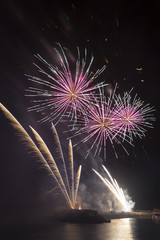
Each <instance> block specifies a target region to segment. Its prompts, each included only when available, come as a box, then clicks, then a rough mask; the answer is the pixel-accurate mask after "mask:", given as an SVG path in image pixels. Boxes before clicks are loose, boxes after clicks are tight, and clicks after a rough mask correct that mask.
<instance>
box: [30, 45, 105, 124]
mask: <svg viewBox="0 0 160 240" xmlns="http://www.w3.org/2000/svg"><path fill="white" fill-rule="evenodd" d="M59 47H60V50H61V52H59V51H58V50H57V49H55V52H56V54H57V56H58V61H59V65H60V67H58V66H53V65H51V64H50V63H48V62H47V61H46V60H45V59H43V58H42V57H41V56H40V55H39V54H37V55H36V57H37V59H38V60H39V61H40V62H41V63H43V64H44V67H45V68H47V70H46V71H45V70H43V69H42V68H41V67H40V66H39V65H37V64H34V65H35V66H36V67H37V69H38V71H39V72H40V73H41V74H42V75H43V77H44V78H47V80H46V79H42V78H39V77H35V76H29V75H27V76H28V79H29V80H30V81H32V82H33V83H34V84H38V85H40V86H41V88H36V87H29V89H27V90H26V91H27V92H28V94H26V96H29V97H36V98H37V100H33V102H34V103H35V105H34V106H32V107H30V108H28V110H29V111H37V112H42V113H44V112H45V114H46V113H47V111H48V110H49V113H47V115H46V116H45V117H44V118H42V119H41V122H44V121H48V120H49V121H54V120H55V121H57V122H56V123H58V122H59V121H60V120H61V118H62V116H63V115H64V114H66V113H67V114H68V116H71V117H72V118H73V119H75V120H76V117H77V112H78V113H79V114H82V115H85V114H86V109H87V108H88V103H89V102H90V101H91V100H92V99H91V96H92V95H91V92H93V91H95V89H97V87H98V85H92V82H93V80H94V79H96V78H97V77H98V76H99V75H100V74H101V73H102V72H103V71H104V69H105V66H103V67H102V68H101V69H98V70H97V71H96V72H95V73H93V72H90V68H91V65H92V63H93V60H94V57H93V56H92V57H91V59H90V62H89V65H88V66H87V50H86V49H85V56H84V58H81V56H80V51H79V48H78V57H77V60H76V66H75V73H73V72H71V70H70V64H69V62H68V59H67V56H66V54H65V52H64V50H63V48H62V46H61V45H59ZM101 84H103V83H101ZM101 84H100V85H101Z"/></svg>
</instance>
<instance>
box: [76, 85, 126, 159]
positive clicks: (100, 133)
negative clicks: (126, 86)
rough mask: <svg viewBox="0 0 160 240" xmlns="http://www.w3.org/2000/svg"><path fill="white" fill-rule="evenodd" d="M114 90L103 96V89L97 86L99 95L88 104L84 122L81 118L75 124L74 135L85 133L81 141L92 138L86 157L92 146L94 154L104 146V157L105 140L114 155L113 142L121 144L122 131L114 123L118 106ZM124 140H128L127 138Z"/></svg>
mask: <svg viewBox="0 0 160 240" xmlns="http://www.w3.org/2000/svg"><path fill="white" fill-rule="evenodd" d="M115 91H116V88H115V89H114V91H113V93H111V94H110V96H109V97H108V98H106V97H105V96H104V92H103V89H101V88H99V96H98V97H97V96H96V97H94V103H93V104H92V105H90V107H89V109H88V110H87V118H86V119H85V121H84V122H83V119H82V120H81V121H80V124H79V125H77V126H78V130H77V131H76V133H75V135H74V136H77V135H84V134H86V135H87V136H86V137H84V138H82V140H81V142H82V143H85V142H87V141H89V140H90V139H93V138H94V140H93V143H92V144H91V147H90V148H89V149H88V151H87V155H86V157H87V156H88V154H89V153H90V151H91V150H92V149H93V148H95V150H94V156H95V155H96V154H97V153H98V154H100V152H101V149H102V147H103V148H104V157H105V151H106V141H107V140H109V141H110V143H111V145H112V147H113V149H114V152H115V155H116V156H117V154H116V151H115V148H114V142H116V143H118V144H121V141H120V140H121V135H122V132H120V128H119V126H118V125H117V124H116V122H117V119H116V118H117V112H118V111H119V108H118V107H119V106H117V105H116V104H115V100H114V96H115ZM125 140H126V141H128V139H127V138H126V139H125ZM75 145H76V144H75ZM121 145H122V144H121ZM123 148H124V147H123ZM124 149H125V148H124Z"/></svg>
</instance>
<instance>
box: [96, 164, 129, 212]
mask: <svg viewBox="0 0 160 240" xmlns="http://www.w3.org/2000/svg"><path fill="white" fill-rule="evenodd" d="M102 166H103V169H104V171H105V172H106V174H107V176H108V177H109V179H110V181H109V180H108V179H107V178H104V177H102V175H101V174H99V173H98V172H97V171H96V170H95V169H92V170H93V171H94V172H95V174H96V175H97V176H98V177H99V178H100V179H101V180H102V182H103V183H104V184H105V186H107V187H108V188H109V190H110V191H111V192H112V193H113V194H114V196H115V197H116V198H117V199H118V201H119V202H120V203H121V205H122V206H123V210H125V211H131V209H132V207H131V206H130V203H129V202H128V201H127V200H126V198H125V195H124V192H123V190H122V188H120V187H119V185H118V183H117V181H116V179H113V178H112V176H111V174H110V173H109V171H108V170H107V169H106V168H105V166H104V165H102Z"/></svg>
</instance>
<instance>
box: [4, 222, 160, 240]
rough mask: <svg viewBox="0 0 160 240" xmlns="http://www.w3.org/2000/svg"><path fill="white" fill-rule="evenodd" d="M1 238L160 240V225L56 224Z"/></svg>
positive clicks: (137, 223) (120, 223) (127, 223)
mask: <svg viewBox="0 0 160 240" xmlns="http://www.w3.org/2000/svg"><path fill="white" fill-rule="evenodd" d="M9 236H10V237H7V234H6V235H5V236H4V237H3V238H0V239H2V240H6V239H16V240H18V239H21V240H22V239H23V240H130V239H135V240H159V239H160V224H155V223H154V222H153V221H152V220H151V219H129V218H127V219H115V220H112V221H111V223H104V224H69V223H65V224H55V225H53V227H52V228H47V229H37V230H34V231H33V229H32V230H29V229H28V230H25V231H23V232H20V231H18V232H13V233H12V232H9Z"/></svg>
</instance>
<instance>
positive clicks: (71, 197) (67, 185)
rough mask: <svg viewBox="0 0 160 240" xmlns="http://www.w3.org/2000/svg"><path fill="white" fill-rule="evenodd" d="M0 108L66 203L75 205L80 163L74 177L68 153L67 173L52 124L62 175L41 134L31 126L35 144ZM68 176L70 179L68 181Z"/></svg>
mask: <svg viewBox="0 0 160 240" xmlns="http://www.w3.org/2000/svg"><path fill="white" fill-rule="evenodd" d="M0 109H1V110H2V111H3V113H4V114H5V116H6V118H8V119H9V121H10V123H11V125H12V126H13V127H14V129H15V130H16V132H17V133H18V135H19V136H20V139H21V140H22V142H23V143H24V144H25V146H27V147H28V148H29V150H30V151H29V152H32V153H34V154H35V155H36V157H37V160H38V161H40V163H41V164H42V165H43V166H44V167H45V168H46V169H47V171H48V172H49V174H51V176H53V178H54V180H55V182H56V183H57V187H58V188H59V190H60V191H61V193H62V194H63V196H64V198H65V199H66V201H67V203H68V205H69V206H70V207H71V208H74V207H75V202H76V198H77V192H78V187H79V181H80V175H81V168H82V166H81V165H80V166H79V168H78V171H77V174H75V178H74V162H73V154H70V157H69V165H70V166H71V167H70V174H68V173H67V169H66V165H65V161H64V158H63V152H62V149H61V145H60V142H59V138H58V135H57V132H56V129H55V127H54V125H53V124H52V131H53V133H54V138H55V139H56V145H57V147H58V150H59V153H60V158H61V160H62V166H63V167H62V173H63V175H64V177H62V173H61V172H60V170H59V168H58V167H57V164H56V162H55V160H54V158H53V156H52V154H51V152H50V151H49V149H48V147H47V145H46V144H45V142H44V141H43V139H42V138H41V136H40V135H39V134H38V133H37V132H36V131H35V130H34V129H33V128H32V127H30V128H31V130H32V132H33V133H34V136H35V139H36V142H37V145H38V146H37V145H36V144H35V143H34V142H33V140H32V139H31V137H30V136H29V135H28V133H27V132H26V131H25V129H24V128H23V127H22V125H21V124H20V123H19V122H18V121H17V120H16V118H15V117H14V116H13V115H12V114H11V113H10V112H9V111H8V110H7V109H6V108H5V107H4V106H3V105H2V104H0ZM69 152H70V153H71V152H72V143H71V141H70V142H69ZM69 178H70V181H69Z"/></svg>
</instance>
